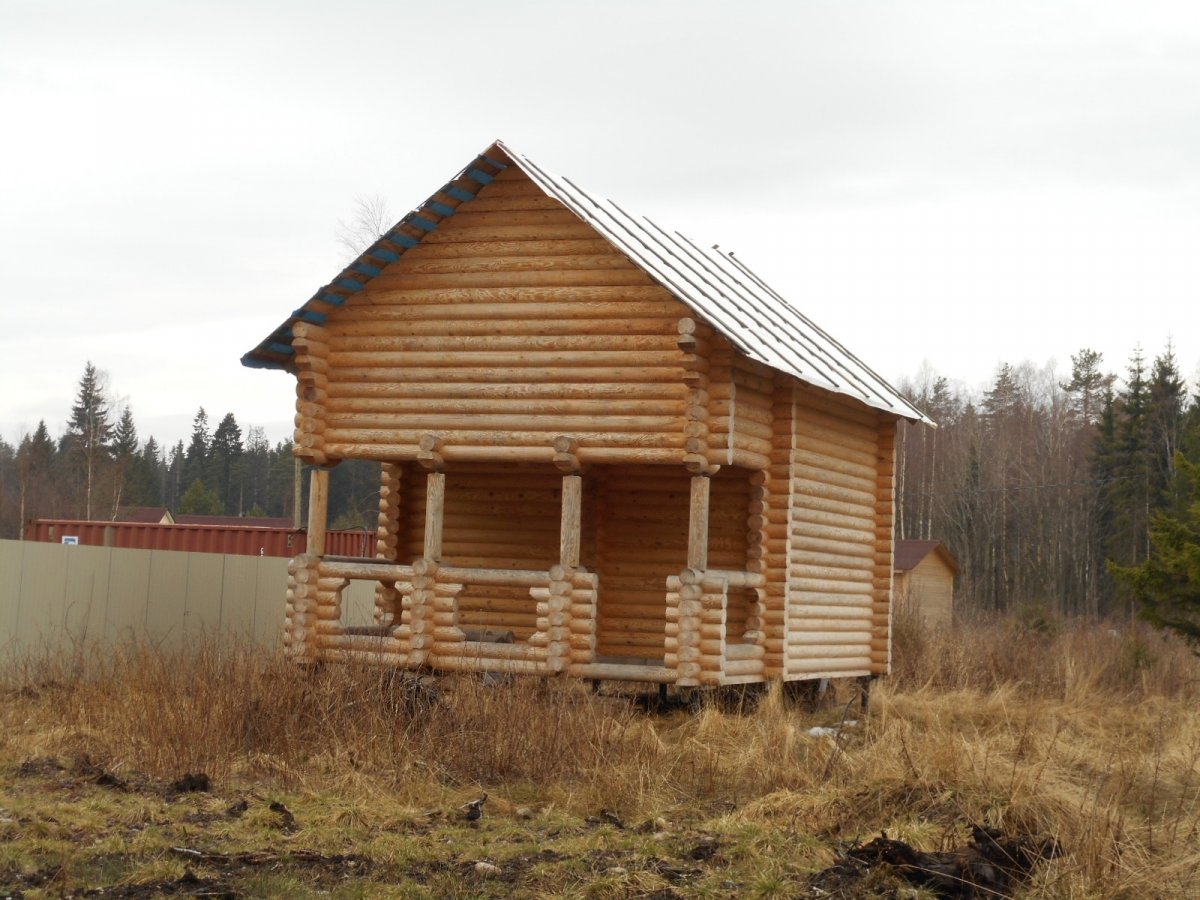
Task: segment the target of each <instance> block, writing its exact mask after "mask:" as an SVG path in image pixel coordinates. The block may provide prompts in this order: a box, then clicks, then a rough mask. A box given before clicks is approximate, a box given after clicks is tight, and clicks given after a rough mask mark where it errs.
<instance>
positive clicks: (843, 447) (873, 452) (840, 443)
mask: <svg viewBox="0 0 1200 900" xmlns="http://www.w3.org/2000/svg"><path fill="white" fill-rule="evenodd" d="M795 433H796V443H797V444H799V445H801V446H813V445H810V444H808V443H806V441H807V439H811V440H813V441H820V442H821V444H823V445H825V446H828V447H830V448H836V449H837V450H838V452H839V453H842V452H846V451H849V452H848V454H847V458H848V459H854V460H856V461H859V462H863V463H864V464H867V465H870V463H868V462H867V460H876V459H878V455H879V444H878V441H877V440H876V438H875V434H874V433H873V432H871V431H866V430H859V429H839V428H831V427H828V426H827V425H822V424H820V423H818V422H816V421H813V420H811V419H806V418H804V417H803V415H801V416H799V417H798V418H797V419H796V429H795ZM802 441H804V442H802Z"/></svg>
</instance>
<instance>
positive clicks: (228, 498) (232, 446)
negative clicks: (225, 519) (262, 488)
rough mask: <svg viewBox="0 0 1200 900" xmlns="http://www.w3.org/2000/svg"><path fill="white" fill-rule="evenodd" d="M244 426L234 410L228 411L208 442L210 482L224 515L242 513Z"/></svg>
mask: <svg viewBox="0 0 1200 900" xmlns="http://www.w3.org/2000/svg"><path fill="white" fill-rule="evenodd" d="M242 452H243V448H242V429H241V428H240V427H239V426H238V423H237V419H235V418H234V417H233V413H226V414H225V417H224V418H223V419H221V423H220V424H219V425H218V426H217V430H216V431H214V432H213V436H212V442H211V443H210V444H209V465H210V469H211V475H210V483H211V484H212V485H213V487H214V489H215V490H216V493H217V496H219V497H220V498H221V505H222V507H223V511H224V513H225V515H240V514H241V513H242V491H241V484H240V481H241V472H242Z"/></svg>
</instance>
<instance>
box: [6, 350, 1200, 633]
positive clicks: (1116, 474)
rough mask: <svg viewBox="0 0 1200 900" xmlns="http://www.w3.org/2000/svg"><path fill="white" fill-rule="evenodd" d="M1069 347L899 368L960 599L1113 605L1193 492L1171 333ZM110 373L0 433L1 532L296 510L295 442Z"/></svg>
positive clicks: (88, 376)
mask: <svg viewBox="0 0 1200 900" xmlns="http://www.w3.org/2000/svg"><path fill="white" fill-rule="evenodd" d="M1071 363H1072V365H1071V371H1070V373H1069V376H1067V377H1063V376H1062V375H1061V374H1060V373H1058V372H1057V371H1055V369H1054V367H1053V366H1049V365H1048V366H1045V367H1040V368H1039V367H1037V366H1034V365H1032V364H1030V363H1021V364H1004V365H1002V366H1000V367H999V369H998V371H997V373H996V376H995V378H994V380H993V382H992V383H991V385H990V387H989V388H988V389H987V390H985V391H983V392H982V393H974V392H971V391H969V390H967V389H966V388H963V387H957V386H955V385H953V384H952V383H951V382H950V381H949V380H948V379H947V378H945V377H940V376H938V375H936V374H935V373H932V372H924V373H922V374H920V375H919V376H918V377H916V378H912V379H907V380H905V381H903V382H901V384H900V389H901V390H902V392H904V393H905V394H906V395H907V396H908V397H909V398H910V399H911V400H912V401H913V402H914V403H915V404H916V405H917V406H918V407H919V408H921V409H923V410H924V411H925V412H927V413H928V414H929V416H930V417H931V418H932V419H933V420H934V421H935V422H937V423H938V427H936V428H929V427H926V426H920V425H911V424H907V423H901V426H900V433H899V441H898V449H897V503H896V515H897V535H898V536H899V537H903V538H925V539H929V538H937V539H941V540H943V541H945V542H946V544H947V545H948V546H949V548H950V550H951V552H952V553H953V554H954V555H955V557H956V558H957V559H958V561H959V563H960V567H961V576H960V579H959V591H958V594H959V602H960V604H961V605H963V606H965V607H967V608H978V609H989V610H1004V609H1009V608H1012V607H1015V606H1020V605H1025V604H1029V605H1037V606H1041V607H1046V608H1048V609H1052V610H1054V611H1058V612H1063V613H1069V614H1080V613H1082V614H1091V615H1107V614H1111V613H1113V612H1114V611H1116V610H1118V609H1120V608H1122V606H1121V604H1123V603H1124V602H1125V600H1126V599H1127V597H1126V595H1125V594H1123V593H1122V590H1121V589H1120V587H1119V585H1118V583H1117V582H1116V581H1114V580H1113V578H1112V576H1111V575H1110V569H1109V564H1110V563H1112V564H1114V565H1115V566H1117V567H1131V566H1138V565H1141V564H1143V563H1145V562H1146V560H1147V559H1148V558H1149V554H1150V549H1151V531H1152V526H1153V525H1154V523H1155V521H1156V517H1157V516H1160V515H1163V514H1168V515H1177V514H1179V513H1180V512H1181V511H1182V510H1183V509H1184V508H1185V506H1186V500H1185V499H1184V493H1185V490H1186V487H1185V486H1184V485H1182V483H1181V479H1179V478H1177V477H1176V469H1177V467H1178V465H1179V463H1178V461H1179V460H1180V459H1183V460H1185V461H1187V460H1190V461H1191V463H1192V464H1193V465H1195V464H1200V399H1198V398H1197V397H1196V396H1195V395H1191V396H1189V394H1188V390H1187V386H1186V380H1185V379H1184V377H1183V376H1182V374H1181V373H1180V370H1179V366H1178V362H1177V360H1176V359H1175V355H1174V352H1173V350H1172V349H1171V347H1169V346H1168V347H1167V348H1166V349H1165V350H1163V351H1162V352H1161V353H1160V354H1158V355H1157V356H1156V357H1155V358H1154V360H1153V361H1152V362H1148V361H1147V360H1146V359H1145V357H1144V356H1143V354H1142V353H1141V351H1140V350H1139V351H1135V352H1134V353H1133V355H1132V357H1131V358H1130V359H1129V361H1128V362H1127V364H1126V365H1125V367H1124V370H1123V371H1122V372H1121V373H1120V374H1119V375H1118V374H1116V373H1114V372H1111V371H1108V370H1106V368H1105V364H1104V360H1103V358H1102V356H1101V355H1100V354H1099V353H1096V352H1094V351H1092V350H1088V349H1084V350H1081V351H1079V353H1077V354H1075V355H1074V356H1072V357H1071ZM104 381H105V379H104V376H103V373H101V372H100V371H99V370H98V369H97V368H96V367H95V366H94V365H93V364H92V363H90V362H89V363H88V364H87V366H86V367H85V370H84V373H83V376H82V377H81V378H80V380H79V384H78V389H77V392H76V396H75V399H74V403H73V405H72V407H71V415H70V418H69V420H68V422H67V426H66V429H65V431H64V432H63V433H62V434H61V435H57V436H53V435H51V434H50V432H49V430H48V429H47V427H46V425H45V422H39V423H38V426H37V428H36V429H35V430H34V431H33V432H32V433H30V434H26V435H24V436H23V437H22V438H21V440H20V442H19V443H18V445H17V446H16V447H13V446H11V445H9V444H8V443H6V442H4V441H3V440H0V536H3V537H7V538H15V537H17V536H18V535H19V534H20V531H21V527H22V523H23V522H25V521H27V520H29V519H32V518H35V517H41V518H83V519H111V518H113V517H114V516H116V515H117V514H118V511H119V510H120V509H122V508H128V507H135V506H165V507H168V508H170V509H171V510H172V511H174V512H176V513H198V514H210V515H229V516H243V515H244V516H259V515H266V516H286V517H290V516H292V515H293V496H294V479H295V474H296V469H295V465H294V461H293V457H292V446H291V442H290V441H287V440H284V441H279V442H277V443H275V444H271V443H270V442H269V441H268V440H267V438H266V435H265V434H264V432H263V429H262V428H259V427H256V426H249V427H248V428H246V429H245V430H244V431H243V428H242V426H241V425H240V424H239V423H238V421H237V419H236V418H235V417H234V415H233V413H226V414H225V415H224V416H223V417H221V418H220V419H219V420H218V421H217V422H216V425H215V426H213V425H212V420H210V418H209V416H208V413H207V412H206V411H205V409H204V408H200V409H199V410H198V411H197V413H196V415H195V418H194V420H193V426H192V434H191V439H190V441H188V442H187V443H184V442H183V441H179V442H178V443H176V444H175V445H174V446H172V447H162V446H160V445H159V444H158V442H157V441H156V440H155V439H154V438H153V437H150V438H149V439H147V440H145V441H144V442H143V441H141V440H140V438H139V435H138V430H137V426H136V424H135V422H134V417H133V412H132V410H131V408H130V407H129V406H128V405H118V404H116V403H114V402H113V401H112V400H111V399H109V397H108V396H107V392H106V390H105V384H104ZM378 489H379V469H378V464H374V463H370V462H365V461H358V460H347V461H345V462H343V463H342V464H341V465H339V466H336V467H335V468H334V469H333V472H332V474H331V476H330V523H331V525H332V526H333V527H335V528H366V529H372V528H374V524H375V520H376V516H377V509H378ZM301 493H302V496H303V494H304V492H301Z"/></svg>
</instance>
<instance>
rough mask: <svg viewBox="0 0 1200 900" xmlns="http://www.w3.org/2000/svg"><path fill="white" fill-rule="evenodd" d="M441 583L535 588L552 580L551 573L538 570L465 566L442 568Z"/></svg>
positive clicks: (439, 572) (440, 573) (440, 569)
mask: <svg viewBox="0 0 1200 900" xmlns="http://www.w3.org/2000/svg"><path fill="white" fill-rule="evenodd" d="M437 577H438V580H439V581H447V582H455V583H459V584H471V585H493V586H512V587H526V588H528V587H534V586H537V585H544V584H546V583H547V582H548V581H549V580H550V573H549V572H543V571H536V570H518V569H485V568H474V567H463V566H441V567H440V568H439V569H438V573H437Z"/></svg>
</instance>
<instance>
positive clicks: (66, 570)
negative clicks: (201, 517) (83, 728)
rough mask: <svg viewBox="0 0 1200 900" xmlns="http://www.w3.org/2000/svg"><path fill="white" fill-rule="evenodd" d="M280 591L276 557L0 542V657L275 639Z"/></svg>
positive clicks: (282, 570)
mask: <svg viewBox="0 0 1200 900" xmlns="http://www.w3.org/2000/svg"><path fill="white" fill-rule="evenodd" d="M370 589H371V585H369V584H364V585H363V586H362V592H363V593H364V597H363V598H361V600H360V602H361V601H362V600H365V592H368V591H370ZM286 590H287V560H286V559H283V558H281V557H270V556H223V555H219V554H209V553H184V552H180V551H175V550H128V549H122V548H115V547H84V546H63V545H60V544H48V543H41V542H34V541H0V655H3V654H11V653H13V652H21V651H41V650H51V651H56V650H60V649H62V650H65V649H69V648H71V647H78V646H81V645H83V644H92V643H97V642H99V643H114V642H119V641H124V640H129V639H131V638H138V639H145V640H152V641H156V642H163V643H165V644H169V645H174V646H178V645H179V644H181V643H182V642H184V641H188V640H195V639H196V638H197V637H199V636H200V635H201V634H204V633H228V634H233V635H237V636H239V637H243V638H247V637H248V638H251V639H252V640H254V641H256V642H258V643H260V644H263V645H264V646H273V645H274V643H275V642H276V641H277V640H278V639H279V634H280V631H281V628H282V624H283V610H284V594H285V591H286ZM356 593H358V592H356Z"/></svg>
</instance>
